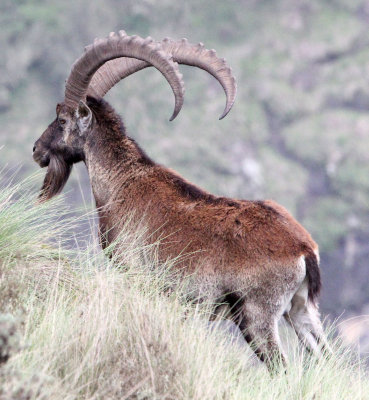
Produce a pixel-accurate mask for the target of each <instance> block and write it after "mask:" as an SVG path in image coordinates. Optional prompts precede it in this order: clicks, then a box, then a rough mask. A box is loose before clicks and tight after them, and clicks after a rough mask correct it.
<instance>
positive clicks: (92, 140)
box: [33, 31, 324, 368]
mask: <svg viewBox="0 0 369 400" xmlns="http://www.w3.org/2000/svg"><path fill="white" fill-rule="evenodd" d="M177 63H179V64H187V65H192V66H196V67H199V68H202V69H204V70H206V71H207V72H209V73H210V74H212V75H213V76H214V77H215V78H216V79H217V80H218V81H219V82H220V83H221V85H222V86H223V89H224V91H225V93H226V97H227V103H226V107H225V110H224V112H223V114H222V116H221V118H223V117H224V116H225V115H226V114H227V113H228V112H229V110H230V109H231V107H232V105H233V102H234V99H235V95H236V84H235V79H234V78H233V76H232V72H231V70H230V68H229V67H228V66H227V65H226V63H225V60H224V59H219V58H218V57H217V56H216V53H215V51H214V50H207V49H205V48H204V47H203V45H202V44H198V45H192V44H190V43H188V42H187V41H186V40H185V39H183V40H181V41H172V40H170V39H164V40H163V41H162V42H154V41H153V40H152V39H151V38H147V39H142V38H140V37H137V36H132V37H130V36H127V35H126V34H125V32H123V31H121V32H119V34H114V33H112V34H110V35H109V37H108V38H106V39H99V40H95V42H94V44H92V45H90V46H88V47H87V48H86V49H85V52H84V54H83V55H82V56H81V57H80V58H79V59H78V60H77V61H76V62H75V63H74V65H73V67H72V71H71V73H70V75H69V77H68V79H67V83H66V89H65V99H64V101H63V102H62V103H60V104H58V105H57V108H56V114H57V117H56V119H55V120H54V121H53V122H52V123H51V124H50V125H49V127H48V128H47V129H46V131H45V132H44V133H43V134H42V136H41V137H40V138H39V139H38V140H37V141H36V143H35V147H34V154H33V157H34V159H35V161H36V162H38V163H39V165H40V166H41V167H48V170H47V173H46V176H45V180H44V184H43V186H42V189H41V193H40V200H41V201H43V200H47V199H49V198H51V197H52V196H54V195H56V194H58V193H59V192H60V191H61V190H62V188H63V186H64V184H65V183H66V181H67V180H68V177H69V175H70V172H71V169H72V165H73V164H74V163H76V162H79V161H83V162H84V163H85V164H86V167H87V170H88V173H89V176H90V181H91V186H92V190H93V194H94V197H95V201H96V207H97V209H98V213H99V221H100V222H99V224H100V238H101V243H102V246H106V245H108V244H110V243H112V242H113V241H114V240H115V239H116V238H117V237H118V236H119V232H120V230H121V229H122V226H123V224H124V222H125V218H126V216H127V215H131V214H132V213H133V214H134V215H138V216H142V215H145V216H146V217H145V223H146V226H147V228H148V233H149V234H148V236H147V238H146V240H147V241H148V242H153V241H155V240H156V239H157V238H158V237H159V236H161V237H163V236H164V237H169V238H170V239H169V240H167V241H165V240H164V241H163V242H162V243H161V244H160V246H159V256H160V259H161V260H165V259H167V258H173V257H176V256H178V255H179V254H183V253H184V252H186V253H188V254H191V257H188V258H186V259H185V260H186V261H182V265H181V268H182V270H184V271H186V272H187V273H191V274H193V273H194V276H196V284H197V287H198V288H199V295H200V296H201V297H202V298H205V299H206V300H207V301H208V302H210V304H214V308H216V306H217V305H219V304H220V303H222V302H223V303H224V302H226V303H228V304H229V305H230V310H231V312H230V314H231V317H232V319H233V320H234V321H235V322H236V323H237V324H238V326H239V327H240V329H241V331H242V332H243V335H244V338H245V339H246V341H247V342H248V343H250V344H251V346H252V348H253V349H254V351H255V353H256V354H257V355H258V357H259V358H260V359H261V360H264V361H266V362H267V364H268V366H269V367H270V368H271V367H272V360H273V358H274V357H278V358H280V359H281V360H282V362H285V361H284V356H283V352H282V349H281V347H280V344H279V337H278V321H279V320H280V318H281V317H282V316H284V317H285V318H286V320H287V321H288V322H289V323H290V324H291V325H292V326H293V328H294V329H295V331H296V333H297V335H298V337H299V338H300V340H301V341H302V342H303V343H304V344H305V345H306V346H307V347H308V348H309V349H311V350H312V351H314V352H316V353H318V354H319V353H320V351H321V347H322V346H321V345H320V344H319V342H322V341H324V338H323V330H322V326H321V323H320V319H319V313H318V307H317V297H318V294H319V290H320V286H321V281H320V271H319V266H318V263H319V256H318V247H317V245H316V244H315V242H314V241H313V240H312V238H311V237H310V235H309V233H308V232H307V231H306V230H305V229H304V228H303V227H302V226H301V225H300V224H299V223H298V222H297V221H296V220H295V219H294V218H293V217H292V216H291V215H290V214H289V213H288V212H287V211H286V210H285V209H284V208H283V207H281V206H280V205H278V204H276V203H274V202H272V201H247V200H234V199H228V198H223V197H216V196H213V195H211V194H209V193H207V192H205V191H204V190H202V189H200V188H198V187H196V186H195V185H193V184H191V183H189V182H187V181H186V180H184V179H183V178H182V177H181V176H179V175H177V174H176V173H174V172H173V171H171V170H169V169H167V168H165V167H163V166H161V165H158V164H156V163H155V162H154V161H152V160H151V159H150V158H149V157H148V156H147V155H146V154H145V153H144V152H143V151H142V150H141V149H140V147H139V146H138V145H137V144H136V143H135V142H134V140H133V139H131V138H130V137H128V136H127V135H126V131H125V128H124V125H123V123H122V121H121V119H120V117H119V116H118V115H117V114H116V113H115V111H114V110H113V108H112V107H111V106H109V105H108V104H107V103H106V102H105V101H104V100H103V99H102V98H103V96H104V95H105V94H106V93H107V92H108V90H109V89H110V88H111V87H112V86H114V84H116V83H117V82H119V81H120V80H121V79H123V78H125V77H127V76H128V75H130V74H132V73H134V72H136V71H139V70H140V69H143V68H145V67H148V66H154V67H156V68H157V69H158V70H159V71H160V72H161V73H162V74H163V75H164V77H165V78H166V79H167V80H168V82H169V84H170V85H171V87H172V89H173V92H174V95H175V110H174V113H173V116H172V118H171V119H173V118H175V116H176V115H177V114H178V112H179V111H180V108H181V106H182V103H183V83H182V76H181V74H180V73H179V71H178V64H177ZM183 263H185V266H184V265H183Z"/></svg>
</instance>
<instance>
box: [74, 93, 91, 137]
mask: <svg viewBox="0 0 369 400" xmlns="http://www.w3.org/2000/svg"><path fill="white" fill-rule="evenodd" d="M76 117H77V125H78V128H79V133H80V135H81V136H82V135H84V134H85V133H86V132H87V131H88V130H89V128H90V127H91V122H92V112H91V110H90V109H89V107H88V106H87V104H86V103H85V102H83V101H82V100H80V101H79V103H78V107H77V110H76Z"/></svg>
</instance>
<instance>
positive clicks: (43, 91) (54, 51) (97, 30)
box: [0, 0, 369, 315]
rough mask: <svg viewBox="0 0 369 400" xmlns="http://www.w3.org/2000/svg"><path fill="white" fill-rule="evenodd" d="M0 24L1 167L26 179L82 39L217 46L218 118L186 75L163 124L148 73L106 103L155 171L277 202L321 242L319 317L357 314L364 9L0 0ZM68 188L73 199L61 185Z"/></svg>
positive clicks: (204, 82)
mask: <svg viewBox="0 0 369 400" xmlns="http://www.w3.org/2000/svg"><path fill="white" fill-rule="evenodd" d="M0 26H1V28H0V29H1V31H0V35H1V36H0V46H1V50H2V57H1V58H0V69H1V71H2V73H1V74H0V126H1V128H0V135H1V136H0V145H2V144H4V145H5V148H4V149H3V150H1V151H0V166H1V165H5V164H7V163H8V164H10V165H11V166H12V165H16V164H19V163H21V164H22V165H24V171H27V172H29V171H35V170H36V169H37V166H36V164H34V163H33V162H32V158H31V149H32V144H33V142H34V141H35V139H37V138H38V137H39V135H40V134H41V133H42V131H43V130H44V129H45V127H46V126H47V124H48V123H49V122H51V120H52V119H53V118H54V115H55V105H56V103H57V102H58V101H60V100H61V99H62V98H63V89H64V81H65V79H66V77H67V75H68V73H69V71H70V67H71V65H72V63H73V61H74V60H75V59H76V58H77V57H78V56H79V55H80V54H81V52H82V51H83V47H84V46H85V45H87V44H88V43H90V42H92V41H93V39H94V38H95V37H99V36H106V35H107V34H108V33H109V32H110V31H117V30H119V29H125V30H126V31H127V32H128V33H129V34H138V35H141V36H146V35H150V36H152V37H154V38H155V39H158V40H159V39H161V38H163V37H165V36H170V37H173V38H181V37H187V38H188V39H189V40H190V41H191V42H199V41H202V42H204V43H205V45H206V47H208V48H213V47H214V48H216V49H217V52H218V54H219V55H220V56H221V57H225V58H226V59H227V60H228V62H229V64H230V65H231V66H232V68H233V71H234V74H235V76H236V78H237V82H238V96H237V99H236V103H235V106H234V108H233V110H232V111H231V113H230V114H229V116H227V118H226V119H225V120H222V121H218V119H217V118H218V116H219V115H220V114H221V111H222V109H223V106H224V101H225V99H224V95H223V93H222V89H221V87H220V85H219V84H218V83H217V82H216V81H215V80H214V79H213V78H212V77H211V76H208V75H207V74H206V73H204V72H203V71H200V70H195V69H193V68H189V67H182V68H181V69H182V70H183V73H184V80H185V83H186V89H187V91H186V97H185V105H184V107H183V109H182V112H181V114H180V115H179V117H178V118H177V119H176V120H175V121H174V122H172V123H169V122H168V121H167V120H168V118H169V116H170V113H171V109H172V106H173V97H172V94H171V91H170V88H169V87H168V85H167V83H166V82H165V80H164V79H163V78H162V76H161V75H160V73H158V72H157V71H155V70H144V71H142V72H140V73H138V74H137V75H136V76H134V77H130V78H129V79H127V80H126V81H124V82H121V83H120V84H119V85H117V87H115V88H114V89H113V90H112V91H111V93H109V94H108V95H107V99H108V100H109V101H110V102H111V103H112V104H113V105H114V107H115V108H116V110H117V111H118V112H119V113H120V114H121V115H122V117H123V118H124V121H125V123H126V125H127V128H128V131H129V133H130V134H131V135H132V136H133V137H134V138H135V139H137V141H138V143H140V144H141V146H142V147H143V148H144V149H145V150H146V151H147V152H148V153H149V154H150V156H152V157H153V158H154V159H155V160H156V161H158V162H159V163H162V164H165V165H167V166H169V167H171V168H174V169H176V170H178V171H179V172H180V173H181V174H183V175H184V176H185V177H186V178H187V179H189V180H192V181H193V182H195V183H197V184H198V185H200V186H203V187H205V188H206V189H208V190H210V191H212V192H214V193H216V194H222V195H227V196H234V197H238V198H250V199H255V198H273V199H274V200H276V201H278V202H279V203H281V204H282V205H284V206H286V207H287V208H288V209H289V210H290V211H291V212H292V213H293V214H294V215H295V216H296V217H297V218H298V219H299V221H300V222H301V223H303V224H304V225H305V226H306V227H307V228H308V229H309V230H310V231H311V232H312V234H313V237H314V238H315V239H316V240H317V241H318V243H319V244H320V248H321V252H322V268H323V273H324V283H325V290H324V297H323V301H322V306H323V309H324V310H325V311H329V312H331V313H332V314H333V315H340V314H341V313H342V312H343V311H345V310H346V311H349V312H355V313H358V312H367V310H368V307H369V292H368V290H367V286H368V279H369V278H368V275H369V274H368V263H367V259H368V256H369V152H368V147H369V115H368V113H367V110H368V109H369V85H368V77H369V38H368V35H367V32H368V27H369V1H366V0H355V1H352V0H330V1H324V2H322V1H318V0H298V1H295V0H278V1H271V0H263V1H257V0H239V1H228V2H221V1H210V0H205V1H201V2H199V1H196V0H189V1H186V2H172V1H169V0H145V1H142V0H141V1H136V0H124V1H118V0H106V1H104V2H98V1H96V2H90V1H87V0H75V1H74V2H68V1H64V2H63V1H56V0H48V1H46V0H32V1H27V0H23V1H21V0H18V1H14V0H2V2H1V5H0ZM79 175H80V174H79ZM75 176H76V175H74V179H75ZM80 176H81V175H80ZM82 185H83V186H86V187H88V180H87V178H86V177H85V176H84V177H82ZM69 188H70V189H72V191H74V192H75V191H77V190H78V189H77V185H76V182H75V181H73V179H72V181H71V184H70V186H69ZM86 192H88V189H86ZM348 276H350V278H349V279H348V278H347V277H348ZM363 277H364V279H363ZM365 277H366V278H365Z"/></svg>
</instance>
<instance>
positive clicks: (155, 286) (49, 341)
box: [0, 186, 369, 400]
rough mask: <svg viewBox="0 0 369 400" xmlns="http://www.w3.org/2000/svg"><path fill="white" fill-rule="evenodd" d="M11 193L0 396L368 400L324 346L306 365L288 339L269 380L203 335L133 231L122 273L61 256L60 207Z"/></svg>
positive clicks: (81, 255)
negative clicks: (282, 366) (285, 359)
mask: <svg viewBox="0 0 369 400" xmlns="http://www.w3.org/2000/svg"><path fill="white" fill-rule="evenodd" d="M20 189H21V187H20V186H17V187H11V186H7V187H6V188H4V189H3V191H2V195H1V196H2V197H1V199H2V201H0V204H1V206H0V237H1V239H0V240H1V242H0V254H1V257H2V264H1V268H2V269H1V270H0V274H1V275H0V277H1V281H0V282H1V285H2V286H1V288H2V291H1V292H0V299H2V300H1V302H0V305H1V307H2V308H0V312H3V313H4V312H5V311H7V312H9V310H10V311H11V313H12V316H11V315H9V314H7V315H6V316H4V315H3V316H0V357H2V354H4V356H3V357H2V358H1V359H2V360H3V362H2V363H1V364H0V399H1V400H7V399H56V400H57V399H142V400H143V399H188V400H190V399H191V400H192V399H201V400H203V399H291V400H292V399H293V400H295V399H330V400H331V399H365V398H368V395H367V394H368V393H369V380H368V377H367V375H366V372H365V370H364V369H363V368H362V366H361V364H360V363H359V362H358V361H353V358H354V357H352V355H350V354H348V351H347V350H345V349H344V348H343V347H342V346H339V345H338V344H335V343H332V345H333V347H335V349H336V350H335V355H334V356H333V357H332V358H330V359H329V360H324V359H323V360H315V359H313V358H308V357H306V355H304V354H303V352H302V350H300V349H299V347H298V346H297V345H296V344H295V343H294V341H293V340H292V341H291V344H290V346H289V347H290V351H289V353H290V366H289V369H288V372H287V373H286V374H284V373H282V372H281V373H276V374H275V376H273V377H271V376H270V375H269V373H268V372H267V370H266V368H265V367H264V366H262V365H260V364H258V363H257V362H255V360H253V359H252V356H250V354H251V353H250V352H249V351H248V350H247V346H246V345H244V344H240V343H238V342H237V341H236V340H231V336H230V334H229V333H227V332H225V331H224V329H222V324H221V323H220V322H215V323H213V325H212V329H210V326H209V322H208V318H207V310H206V307H205V309H203V308H202V307H200V306H197V305H193V304H192V305H191V304H187V303H185V302H184V301H183V298H185V297H186V296H185V295H186V291H187V290H188V287H187V285H186V282H181V283H178V281H177V282H176V284H175V285H174V280H176V277H175V276H173V274H172V272H171V270H170V266H171V265H169V264H168V265H157V262H156V260H155V251H154V250H155V249H147V248H140V247H139V246H140V244H139V240H137V241H136V242H135V239H132V238H138V239H139V238H140V237H141V234H140V232H137V227H135V228H136V230H135V231H134V232H132V231H130V229H131V228H130V227H129V226H128V225H127V227H126V229H125V231H124V232H123V234H122V235H123V236H124V237H123V238H122V240H123V242H126V243H127V246H128V244H129V246H128V247H127V248H128V249H129V251H127V252H126V257H125V259H124V265H119V264H118V265H117V264H116V263H113V262H112V261H111V260H110V259H109V258H107V257H105V256H104V255H103V254H101V252H98V251H96V250H95V249H93V248H90V249H87V250H85V251H82V250H78V252H77V253H76V254H73V253H72V252H70V251H68V252H66V251H65V250H64V249H63V233H65V231H66V230H67V229H68V228H70V226H71V222H70V220H68V218H66V217H65V215H64V218H66V219H64V220H63V221H62V220H61V219H60V216H61V211H60V204H57V203H55V204H53V203H47V204H45V205H42V206H41V207H42V212H41V211H38V210H40V208H38V207H39V206H34V198H33V196H28V195H24V194H21V192H19V191H20ZM6 191H8V195H7V196H6V194H5V193H4V192H6ZM9 194H12V196H9ZM7 224H8V225H9V226H6V225H7ZM40 227H42V229H41V228H40ZM5 243H8V244H9V247H7V248H4V244H5ZM21 243H23V244H24V247H22V248H19V247H20V244H21ZM50 243H51V244H50ZM55 249H56V250H55ZM142 254H144V257H142ZM150 254H151V256H150ZM15 277H16V279H15ZM6 287H8V291H6V290H5V291H3V290H4V288H6ZM168 287H170V288H171V289H172V290H170V291H168V290H167V288H168ZM10 299H12V300H10ZM284 336H286V337H287V338H288V337H290V336H289V335H284ZM285 342H286V340H285ZM285 345H288V343H285ZM365 396H367V397H365Z"/></svg>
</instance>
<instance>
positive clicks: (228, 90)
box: [88, 38, 237, 119]
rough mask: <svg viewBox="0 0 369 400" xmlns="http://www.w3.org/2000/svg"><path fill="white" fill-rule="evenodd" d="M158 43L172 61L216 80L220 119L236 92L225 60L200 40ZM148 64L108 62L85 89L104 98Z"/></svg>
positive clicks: (227, 109)
mask: <svg viewBox="0 0 369 400" xmlns="http://www.w3.org/2000/svg"><path fill="white" fill-rule="evenodd" d="M161 46H162V48H163V50H164V51H166V52H167V53H169V54H171V55H172V57H173V60H174V61H176V62H177V63H179V64H186V65H191V66H194V67H198V68H201V69H203V70H205V71H207V72H209V73H210V74H211V75H213V76H214V77H215V78H216V79H217V80H218V81H219V83H220V84H221V85H222V87H223V89H224V91H225V94H226V98H227V101H226V106H225V108H224V111H223V114H222V115H221V117H220V118H219V119H222V118H224V117H225V116H226V115H227V114H228V113H229V111H230V109H231V108H232V106H233V103H234V101H235V98H236V93H237V85H236V80H235V78H234V77H233V75H232V70H231V68H230V67H228V65H227V64H226V61H225V59H224V58H218V57H217V55H216V52H215V50H207V49H206V48H204V45H203V44H202V43H199V44H196V45H195V44H191V43H189V42H188V41H187V39H182V40H178V41H174V40H172V39H169V38H165V39H164V40H163V41H162V42H161ZM150 66H151V65H150V64H149V63H147V62H145V61H141V60H135V59H132V58H119V59H115V60H112V61H109V62H107V63H106V64H104V65H103V66H102V67H101V68H100V69H98V70H97V71H96V73H95V75H94V76H93V78H92V80H91V84H90V86H89V88H88V94H89V95H91V96H94V97H104V95H105V94H106V93H107V92H108V91H109V90H110V89H111V88H112V87H113V86H114V85H115V84H116V83H117V82H119V81H120V80H122V79H124V78H126V77H127V76H129V75H131V74H133V73H134V72H137V71H140V70H141V69H144V68H147V67H150Z"/></svg>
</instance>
